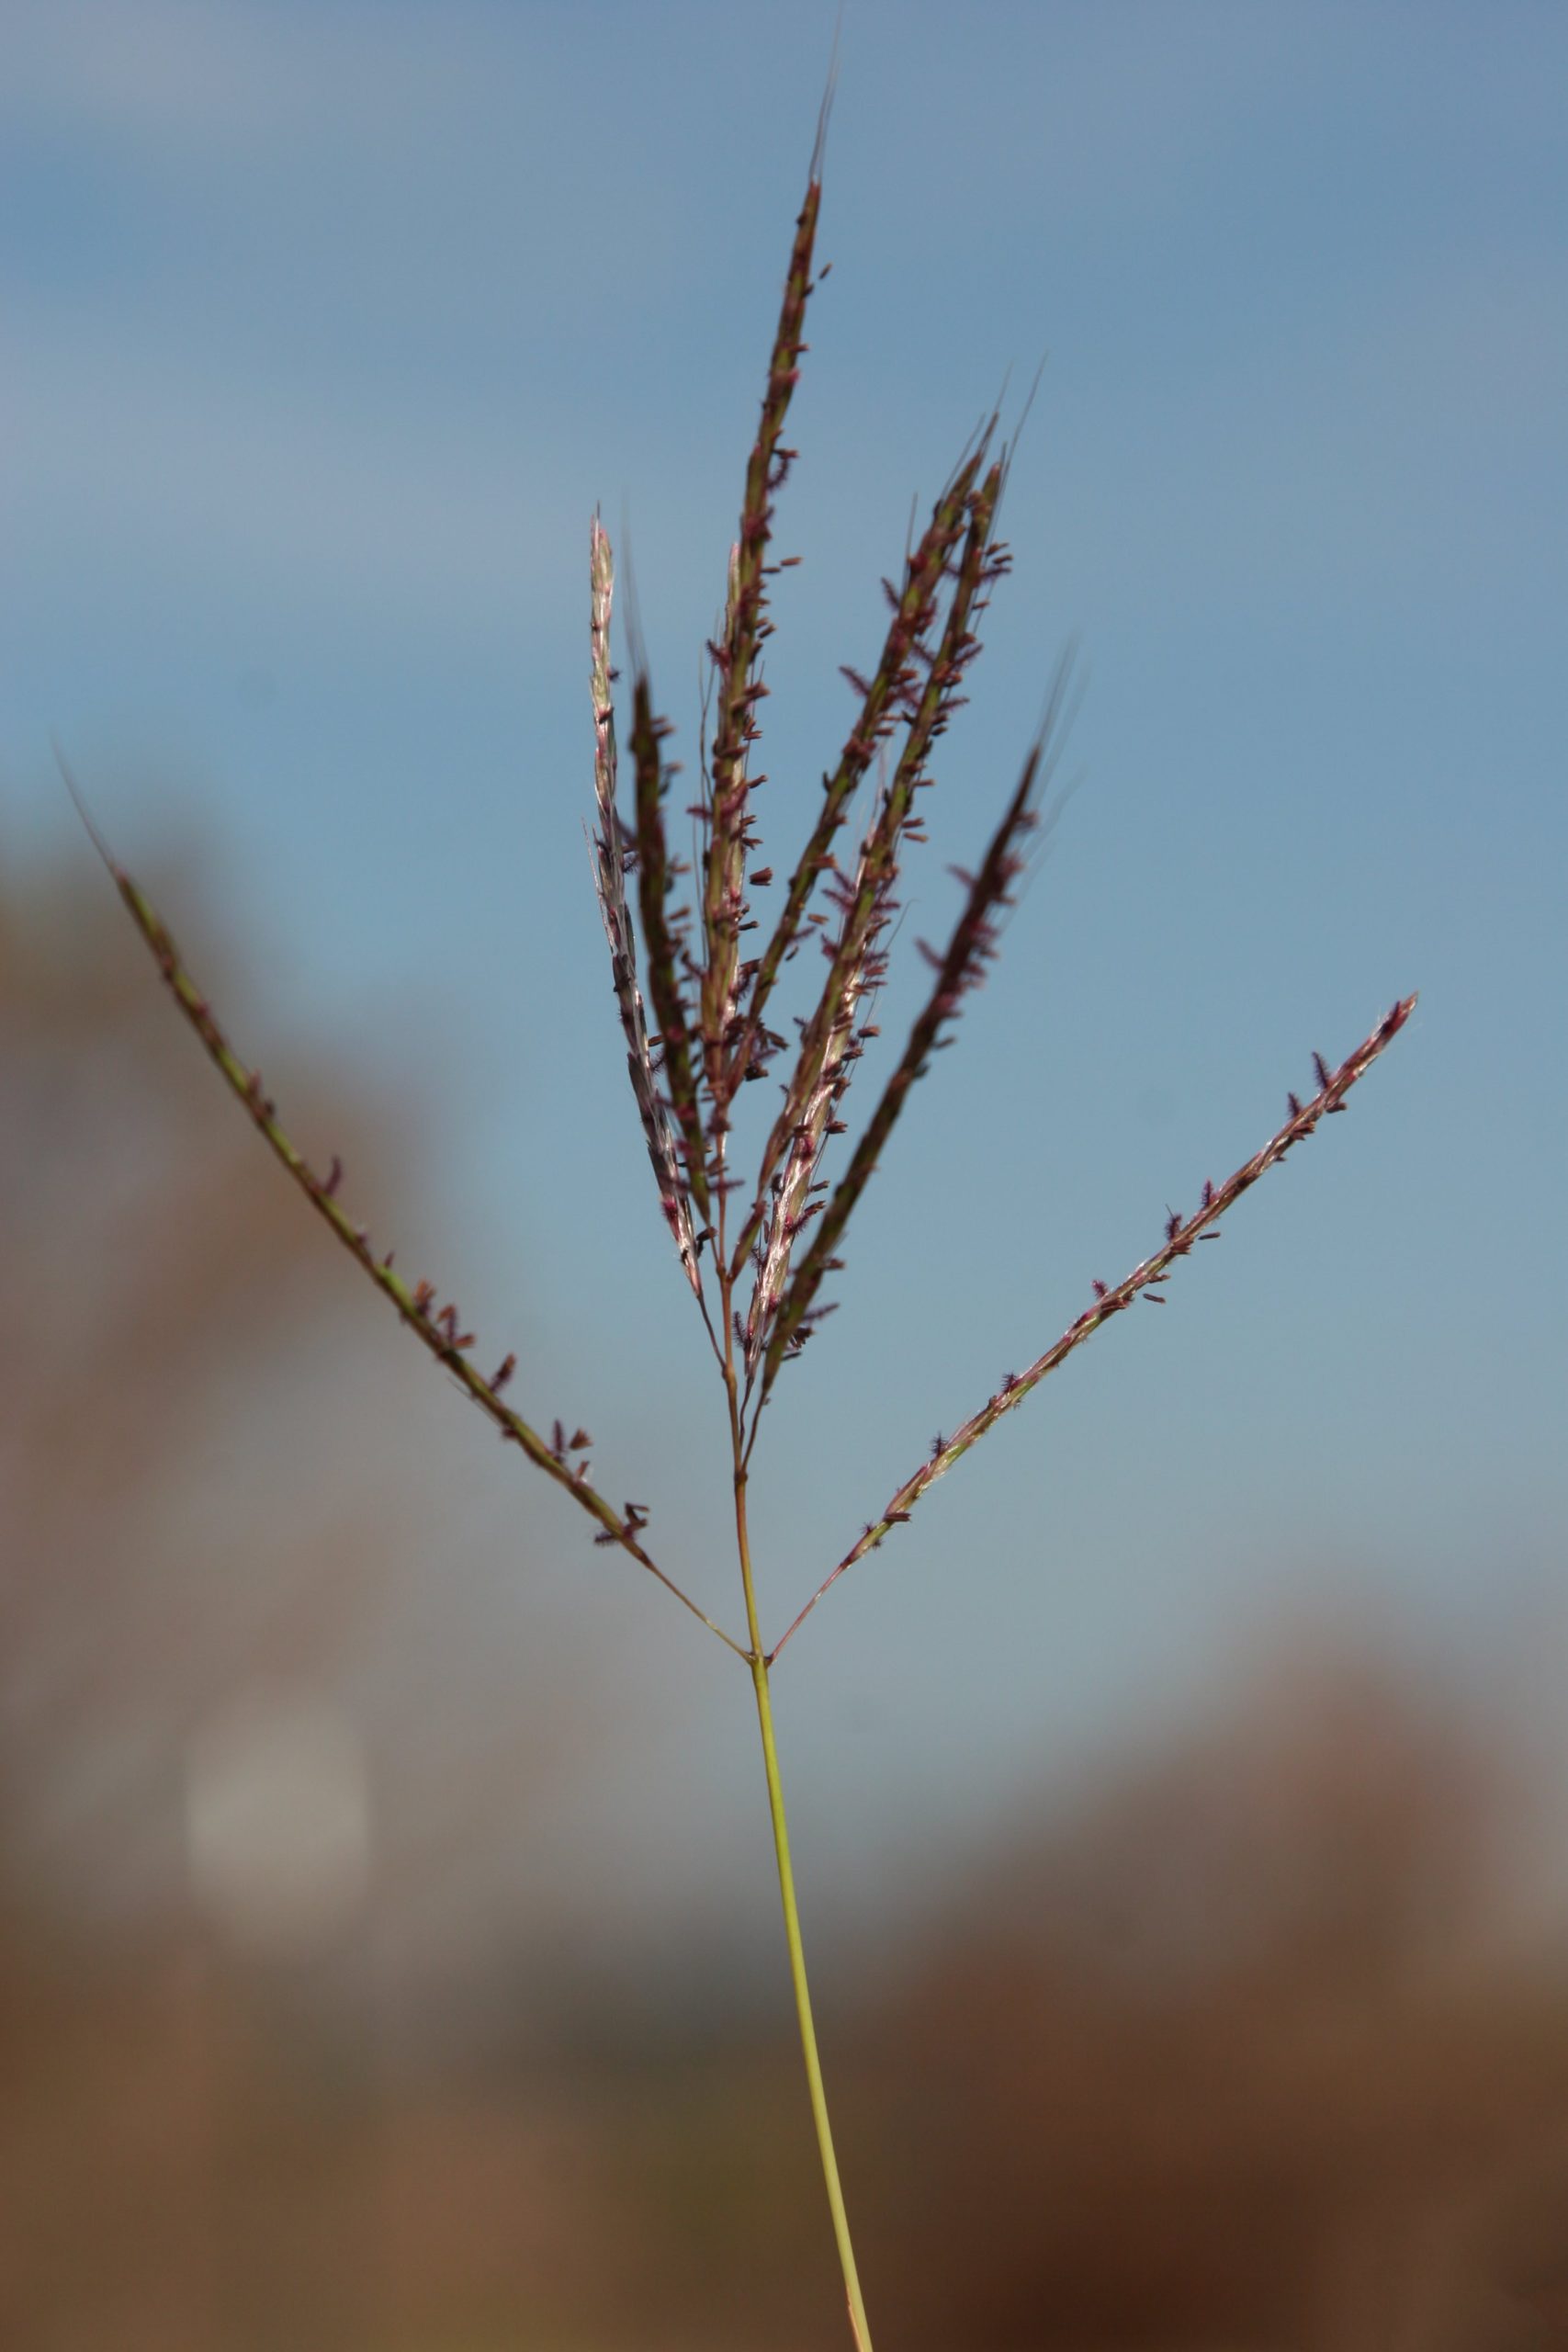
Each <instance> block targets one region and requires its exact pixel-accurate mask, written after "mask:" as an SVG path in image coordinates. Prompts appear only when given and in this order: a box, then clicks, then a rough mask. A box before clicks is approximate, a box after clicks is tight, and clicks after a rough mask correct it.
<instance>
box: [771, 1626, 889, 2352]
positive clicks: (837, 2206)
mask: <svg viewBox="0 0 1568 2352" xmlns="http://www.w3.org/2000/svg"><path fill="white" fill-rule="evenodd" d="M753 1638H754V1637H753ZM751 1680H752V1682H753V1684H754V1685H755V1687H756V1691H757V1721H758V1724H759V1725H760V1726H761V1734H762V1762H763V1765H764V1767H765V1768H766V1770H767V1775H768V1810H769V1812H770V1813H771V1814H772V1815H773V1849H774V1851H775V1852H776V1853H777V1855H778V1860H779V1894H780V1897H781V1899H782V1901H783V1904H784V1940H785V1941H786V1943H787V1944H788V1946H789V1973H790V1979H791V1982H792V1983H793V1985H794V1986H795V2015H796V2016H797V2017H798V2018H799V2019H800V2048H801V2054H802V2056H803V2057H804V2058H805V2061H806V2081H807V2089H808V2090H809V2091H810V2094H811V2118H812V2121H813V2122H814V2123H815V2124H816V2126H817V2148H818V2154H819V2155H820V2156H821V2159H822V2178H823V2181H824V2183H825V2185H826V2187H827V2190H828V2210H829V2212H830V2213H831V2214H832V2217H833V2236H834V2239H835V2240H836V2242H837V2245H838V2248H839V2266H840V2269H841V2270H842V2271H843V2274H844V2294H845V2298H846V2300H847V2301H848V2303H849V2307H850V2328H851V2332H852V2335H853V2336H854V2339H855V2344H856V2346H857V2347H858V2352H871V2329H870V2327H869V2326H868V2324H867V2323H866V2316H865V2304H864V2303H863V2301H862V2299H861V2291H860V2279H859V2277H858V2275H857V2274H856V2270H855V2250H854V2245H853V2244H852V2240H851V2237H850V2217H849V2215H848V2213H846V2211H844V2192H843V2188H842V2187H841V2186H840V2180H839V2165H838V2159H837V2158H836V2157H835V2155H834V2154H833V2128H832V2125H831V2124H830V2123H829V2120H828V2094H827V2092H826V2090H825V2089H824V2088H823V2085H822V2061H821V2059H820V2057H819V2056H818V2051H817V2029H816V2027H815V2026H814V2025H813V2023H812V2021H811V1991H810V1987H809V1985H807V1981H806V1951H805V1947H804V1946H803V1944H802V1942H801V1939H800V1913H799V1909H798V1908H797V1906H796V1904H795V1872H794V1871H793V1870H792V1869H791V1867H790V1859H789V1825H788V1823H787V1822H786V1820H785V1818H784V1785H783V1783H782V1781H780V1779H779V1754H778V1747H777V1746H776V1744H775V1742H774V1739H773V1702H772V1700H771V1699H770V1698H769V1695H768V1668H767V1664H766V1661H765V1660H764V1659H763V1658H762V1657H761V1653H760V1652H754V1653H753V1656H752V1659H751Z"/></svg>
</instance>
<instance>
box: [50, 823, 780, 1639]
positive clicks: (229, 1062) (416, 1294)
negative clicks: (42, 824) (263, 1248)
mask: <svg viewBox="0 0 1568 2352" xmlns="http://www.w3.org/2000/svg"><path fill="white" fill-rule="evenodd" d="M66 780H67V783H68V784H71V779H70V778H69V776H67V779H66ZM71 790H72V794H73V797H74V798H75V799H76V803H77V806H78V808H79V809H81V808H82V807H83V804H82V800H81V796H80V795H79V794H78V793H77V791H76V788H75V786H74V785H73V784H71ZM83 814H84V817H85V809H83ZM89 830H90V831H93V839H94V842H95V843H96V847H97V849H98V851H99V854H100V855H101V856H102V857H103V860H104V863H105V865H107V868H108V870H109V873H110V874H111V875H112V876H113V877H114V881H115V886H116V888H118V891H119V895H120V897H121V898H122V899H124V901H125V904H126V906H127V908H128V909H129V910H130V919H131V921H132V922H134V923H135V925H136V928H137V930H138V931H139V932H140V933H141V936H142V938H143V939H144V940H145V941H146V943H147V945H148V947H149V948H150V949H151V951H152V956H153V958H154V960H155V962H156V963H157V966H158V968H159V970H160V971H161V972H162V974H163V976H164V980H165V981H166V983H167V984H168V988H169V991H170V994H171V995H172V996H173V998H174V1000H175V1003H176V1004H177V1005H178V1007H179V1009H180V1011H181V1012H183V1013H184V1015H185V1017H186V1021H187V1022H188V1023H189V1024H190V1026H191V1027H192V1028H193V1029H194V1030H195V1032H196V1034H197V1036H198V1037H199V1038H200V1040H201V1042H202V1044H203V1046H205V1047H206V1048H207V1051H208V1053H209V1055H210V1057H211V1058H212V1060H213V1061H214V1062H215V1063H216V1064H217V1066H218V1069H220V1072H221V1073H222V1076H223V1078H224V1079H225V1080H226V1081H227V1083H228V1085H229V1088H230V1090H231V1092H232V1093H233V1094H235V1095H236V1096H237V1097H238V1098H239V1100H240V1102H241V1103H243V1105H244V1107H245V1109H246V1111H247V1112H248V1113H249V1114H250V1116H251V1119H252V1121H253V1122H254V1125H255V1126H256V1127H257V1128H258V1130H259V1131H260V1133H261V1134H262V1135H263V1136H265V1139H266V1141H267V1143H268V1144H269V1145H270V1146H271V1148H272V1150H273V1152H274V1154H275V1155H276V1158H277V1159H279V1160H281V1161H282V1163H283V1166H284V1167H285V1168H286V1169H287V1170H288V1173H289V1175H290V1176H291V1177H292V1178H293V1179H294V1182H296V1184H298V1185H299V1189H300V1191H301V1192H302V1193H304V1195H305V1197H306V1199H307V1200H308V1201H309V1202H310V1204H311V1206H312V1207H313V1208H314V1209H316V1210H317V1211H318V1212H319V1213H320V1215H321V1216H323V1217H324V1218H325V1219H326V1221H327V1223H328V1225H330V1226H331V1227H332V1229H333V1233H335V1234H336V1236H337V1238H338V1239H339V1240H340V1241H341V1242H342V1243H343V1245H344V1249H345V1250H348V1251H349V1253H350V1254H351V1256H353V1257H354V1258H355V1260H356V1261H358V1263H359V1264H360V1265H361V1266H362V1267H363V1268H364V1270H365V1272H367V1274H368V1275H369V1277H370V1279H371V1281H372V1282H373V1283H375V1285H376V1287H377V1289H378V1291H380V1292H381V1293H382V1294H383V1295H384V1296H386V1297H387V1298H389V1299H390V1301H391V1303H392V1305H393V1306H395V1307H396V1309H397V1311H398V1313H399V1315H400V1317H401V1318H402V1320H403V1321H404V1322H405V1323H406V1324H407V1325H408V1328H409V1329H410V1330H411V1331H412V1333H413V1335H414V1337H415V1338H416V1339H417V1340H421V1341H422V1342H423V1345H424V1346H425V1347H427V1348H428V1349H429V1351H430V1352H431V1354H432V1355H433V1356H434V1357H435V1359H436V1361H437V1362H438V1363H442V1364H445V1366H446V1369H447V1371H448V1372H450V1373H451V1374H452V1375H453V1377H454V1378H455V1379H456V1380H457V1382H458V1384H459V1385H460V1386H461V1387H462V1388H463V1389H464V1390H466V1392H467V1393H468V1396H469V1397H472V1398H473V1400H474V1402H475V1404H476V1405H478V1406H479V1408H480V1409H481V1410H482V1411H483V1412H485V1413H487V1414H488V1415H489V1416H490V1418H491V1420H492V1421H493V1422H494V1423H495V1425H496V1427H497V1429H499V1430H500V1431H501V1433H502V1436H503V1437H504V1438H508V1439H510V1440H511V1441H512V1442H513V1443H514V1444H516V1445H520V1446H521V1447H522V1449H523V1451H524V1453H525V1454H526V1455H527V1456H528V1459H529V1461H530V1462H532V1463H534V1464H536V1466H537V1467H538V1468H539V1469H541V1470H542V1471H544V1473H545V1475H546V1476H547V1477H549V1478H553V1479H554V1480H555V1482H556V1484H557V1486H558V1487H564V1488H565V1490H566V1492H567V1493H568V1494H569V1495H570V1496H571V1498H573V1500H574V1501H575V1502H577V1503H578V1504H579V1505H581V1509H582V1510H585V1511H586V1512H587V1513H588V1515H589V1517H590V1518H591V1519H594V1520H597V1521H598V1522H599V1526H600V1529H601V1533H600V1535H599V1537H598V1538H597V1539H596V1540H597V1541H599V1542H601V1543H613V1544H619V1545H620V1547H621V1549H622V1550H623V1551H624V1552H626V1553H628V1554H629V1555H631V1557H632V1558H633V1559H634V1560H635V1561H636V1562H637V1566H639V1567H643V1568H646V1569H647V1570H648V1572H649V1575H650V1576H652V1577H657V1578H658V1580H659V1582H660V1584H661V1585H662V1586H663V1587H664V1589H665V1590H666V1591H667V1592H669V1593H672V1594H673V1595H674V1598H675V1599H676V1600H678V1601H679V1602H680V1603H681V1606H682V1608H683V1609H687V1610H689V1611H691V1613H692V1615H693V1616H694V1617H695V1618H697V1619H698V1620H699V1621H700V1623H703V1624H704V1625H705V1626H706V1627H707V1629H708V1631H709V1633H710V1634H716V1635H717V1636H718V1639H719V1640H720V1641H721V1642H723V1644H724V1645H725V1646H726V1648H727V1649H731V1650H733V1651H734V1652H735V1654H736V1656H737V1657H746V1655H747V1653H746V1651H745V1650H744V1649H742V1647H741V1645H740V1644H739V1642H736V1641H733V1640H732V1639H731V1638H730V1636H729V1635H728V1634H727V1633H726V1632H725V1630H724V1628H723V1626H722V1625H716V1624H715V1623H714V1621H713V1619H712V1618H711V1617H709V1616H707V1615H705V1612H704V1611H702V1610H701V1609H699V1608H698V1606H697V1604H696V1602H695V1601H694V1600H692V1598H691V1597H690V1595H689V1594H687V1593H684V1592H682V1589H681V1588H680V1586H679V1585H678V1584H676V1583H675V1582H673V1580H672V1579H671V1577H667V1576H666V1575H665V1573H664V1570H663V1569H662V1568H661V1567H660V1566H658V1565H657V1563H656V1562H655V1561H653V1560H651V1559H650V1558H649V1555H648V1554H647V1553H646V1552H645V1551H644V1549H643V1547H642V1545H641V1544H639V1543H638V1541H637V1532H636V1531H637V1529H638V1528H639V1527H641V1526H642V1525H643V1524H644V1516H643V1514H642V1513H641V1512H640V1511H639V1510H637V1508H636V1506H633V1505H628V1506H627V1509H626V1511H625V1512H624V1513H623V1512H620V1511H617V1510H615V1508H614V1507H613V1506H612V1505H611V1504H610V1503H608V1502H606V1501H605V1499H604V1496H603V1495H601V1494H599V1493H598V1492H597V1491H596V1490H595V1489H594V1488H593V1487H591V1486H590V1485H589V1484H588V1482H587V1480H586V1479H585V1478H584V1477H582V1476H580V1475H579V1473H578V1472H576V1471H574V1470H573V1469H571V1468H570V1465H569V1463H568V1461H567V1453H568V1452H569V1451H570V1441H568V1440H564V1439H563V1440H562V1441H561V1442H559V1443H558V1444H557V1445H551V1444H550V1443H549V1442H547V1440H546V1439H545V1438H543V1437H541V1436H540V1435H539V1432H538V1431H537V1430H535V1429H532V1428H531V1427H530V1426H529V1424H528V1423H527V1422H526V1421H525V1420H524V1419H522V1417H521V1415H519V1414H517V1413H514V1412H513V1411H512V1410H511V1408H510V1407H508V1406H506V1405H504V1404H502V1400H501V1397H499V1395H498V1394H497V1392H496V1385H495V1383H493V1382H491V1381H488V1380H485V1379H483V1378H482V1377H481V1376H480V1374H479V1373H477V1372H476V1371H475V1369H474V1367H473V1364H472V1363H470V1362H469V1360H468V1356H467V1355H466V1354H465V1353H464V1349H465V1348H466V1347H468V1346H471V1345H472V1340H471V1337H470V1336H468V1335H466V1334H464V1333H462V1332H461V1330H460V1328H459V1323H458V1317H457V1311H456V1309H455V1308H451V1307H447V1308H445V1309H441V1310H437V1309H436V1307H435V1293H434V1289H433V1288H432V1286H431V1285H430V1284H429V1283H420V1284H418V1285H417V1286H416V1288H415V1289H413V1290H410V1288H409V1286H408V1284H407V1283H405V1282H404V1281H403V1280H402V1278H401V1277H400V1275H398V1274H396V1273H394V1272H393V1271H392V1266H391V1261H390V1258H389V1257H387V1258H378V1257H377V1256H376V1255H375V1253H374V1251H373V1250H371V1247H370V1241H369V1237H368V1236H367V1233H366V1230H365V1228H364V1227H363V1226H360V1225H356V1224H355V1222H354V1219H353V1218H352V1217H351V1216H349V1215H348V1214H347V1212H346V1211H345V1210H344V1208H342V1207H341V1206H340V1205H339V1204H338V1201H337V1199H336V1197H335V1190H336V1179H337V1174H338V1170H337V1168H336V1166H335V1163H334V1167H333V1173H332V1175H331V1176H329V1177H321V1176H318V1175H317V1173H316V1171H315V1170H314V1169H312V1168H311V1167H310V1164H309V1162H308V1161H307V1160H306V1159H304V1157H303V1156H302V1155H301V1154H300V1153H299V1151H297V1150H296V1149H295V1147H294V1145H293V1144H292V1143H291V1142H290V1141H289V1139H288V1136H287V1135H285V1133H284V1131H283V1129H282V1128H281V1127H280V1126H279V1125H278V1124H277V1118H276V1111H275V1108H274V1105H273V1103H271V1101H270V1100H269V1099H268V1097H267V1095H266V1094H265V1091H263V1087H262V1082H261V1078H260V1076H259V1074H258V1073H257V1072H256V1071H254V1070H250V1069H246V1068H245V1065H244V1064H243V1061H241V1059H240V1057H239V1056H238V1055H237V1054H236V1053H235V1052H234V1051H233V1049H232V1047H231V1046H230V1044H229V1041H228V1039H227V1038H226V1037H225V1036H224V1035H223V1032H222V1031H221V1029H220V1027H219V1025H218V1023H217V1022H216V1021H215V1020H214V1018H213V1016H212V1012H211V1009H210V1007H209V1004H208V1002H207V1000H206V998H205V997H204V996H202V995H201V993H200V991H199V990H198V989H197V986H196V983H195V982H194V980H193V979H192V978H191V977H190V975H189V973H188V972H187V971H186V968H185V967H184V965H183V964H182V963H181V961H180V958H179V953H178V950H177V949H176V948H175V943H174V940H173V939H172V938H171V936H170V934H169V933H168V931H167V929H166V928H165V926H164V922H163V921H162V919H161V918H160V917H159V915H158V914H157V913H156V912H155V910H153V908H152V906H151V905H150V904H149V902H148V900H147V899H145V898H143V896H142V894H141V890H140V889H139V888H137V885H136V884H135V882H134V881H133V880H132V879H131V877H130V875H129V874H127V873H126V872H125V870H124V868H123V867H122V866H120V865H117V864H116V862H115V860H114V859H113V858H112V857H111V856H110V855H109V854H108V852H107V849H106V848H105V846H104V843H103V841H102V839H101V837H100V836H99V835H98V833H97V832H96V830H95V829H93V828H91V826H89ZM510 1363H511V1360H510V1359H509V1360H508V1364H507V1367H506V1368H507V1370H508V1371H510ZM498 1377H499V1376H498Z"/></svg>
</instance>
